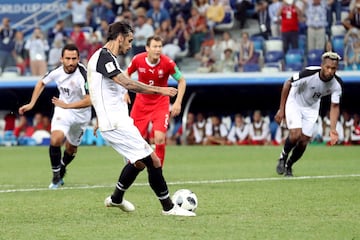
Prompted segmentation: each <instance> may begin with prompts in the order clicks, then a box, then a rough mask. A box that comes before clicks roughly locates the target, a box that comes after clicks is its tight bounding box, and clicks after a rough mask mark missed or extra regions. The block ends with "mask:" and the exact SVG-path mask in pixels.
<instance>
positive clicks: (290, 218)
mask: <svg viewBox="0 0 360 240" xmlns="http://www.w3.org/2000/svg"><path fill="white" fill-rule="evenodd" d="M280 151H281V147H272V146H262V147H256V146H249V147H245V146H241V147H238V146H219V147H217V146H209V147H202V146H201V147H200V146H193V147H190V146H187V147H185V146H184V147H178V146H168V147H167V153H166V161H165V167H164V176H165V178H166V180H167V182H168V185H169V189H170V191H171V193H173V192H175V191H176V190H177V189H180V188H189V189H191V190H192V191H194V192H195V193H196V195H197V197H198V200H199V206H198V209H197V210H196V213H197V216H196V217H194V218H184V217H173V216H162V215H161V207H160V203H159V202H158V200H157V199H156V197H155V195H154V194H153V192H152V191H151V189H150V187H149V186H148V184H147V174H146V172H143V173H141V174H140V175H139V177H138V178H137V180H136V182H135V184H134V185H133V186H132V187H131V188H130V189H129V191H128V192H127V193H126V195H125V197H126V199H128V200H129V201H131V202H132V203H134V205H135V207H136V211H135V212H133V213H124V212H121V211H120V210H119V209H117V208H105V207H104V205H103V201H104V199H105V198H106V197H107V196H108V195H110V194H111V193H112V191H113V189H114V186H115V183H116V181H117V178H118V175H119V173H120V170H121V169H122V166H123V160H122V158H121V157H120V156H118V155H117V154H116V153H115V151H114V150H113V149H111V148H110V147H88V146H86V147H85V146H81V147H80V148H79V151H78V154H77V157H76V158H75V160H74V162H73V163H72V164H71V165H70V166H69V169H68V174H67V175H66V178H65V185H64V187H63V188H62V189H59V190H48V189H47V186H48V185H49V183H50V180H51V172H50V162H49V160H48V148H47V147H9V148H6V147H2V148H0V179H1V180H0V226H1V227H0V239H1V240H3V239H4V240H5V239H6V240H8V239H14V240H23V239H24V240H25V239H26V240H28V239H34V240H35V239H36V240H42V239H44V240H45V239H46V240H52V239H54V240H55V239H56V240H57V239H67V240H70V239H71V240H72V239H76V240H83V239H84V240H85V239H86V240H89V239H91V240H97V239H99V240H100V239H106V240H112V239H140V240H142V239H176V240H178V239H206V240H207V239H219V240H220V239H221V240H224V239H231V240H233V239H246V240H247V239H307V240H309V239H314V240H315V239H316V240H319V239H341V240H343V239H360V226H359V223H360V191H359V188H360V164H359V163H360V162H359V160H360V159H359V156H360V147H340V146H336V147H326V146H309V147H308V149H307V151H306V152H305V154H304V156H303V158H302V159H301V160H300V161H299V162H298V163H296V164H295V165H294V175H295V177H294V178H291V179H288V178H284V177H282V176H278V175H277V174H276V172H275V167H276V164H277V158H278V156H279V154H280Z"/></svg>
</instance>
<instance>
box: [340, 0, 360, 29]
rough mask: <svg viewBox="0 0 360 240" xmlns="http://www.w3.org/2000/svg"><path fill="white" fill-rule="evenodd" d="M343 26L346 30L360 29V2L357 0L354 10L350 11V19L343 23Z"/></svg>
mask: <svg viewBox="0 0 360 240" xmlns="http://www.w3.org/2000/svg"><path fill="white" fill-rule="evenodd" d="M343 25H344V27H345V28H346V30H350V29H351V28H353V27H355V28H357V29H359V28H360V0H356V2H355V5H354V9H351V10H350V12H349V15H348V17H347V18H346V19H345V20H344V21H343Z"/></svg>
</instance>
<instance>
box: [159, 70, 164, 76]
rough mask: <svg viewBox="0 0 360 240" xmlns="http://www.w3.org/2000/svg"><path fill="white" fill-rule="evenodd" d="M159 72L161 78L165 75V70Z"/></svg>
mask: <svg viewBox="0 0 360 240" xmlns="http://www.w3.org/2000/svg"><path fill="white" fill-rule="evenodd" d="M158 74H159V78H163V77H164V70H162V69H160V70H159V72H158Z"/></svg>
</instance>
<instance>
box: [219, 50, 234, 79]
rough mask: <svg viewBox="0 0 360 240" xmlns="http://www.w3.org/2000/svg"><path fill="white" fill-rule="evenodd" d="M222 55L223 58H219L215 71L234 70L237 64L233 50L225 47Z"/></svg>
mask: <svg viewBox="0 0 360 240" xmlns="http://www.w3.org/2000/svg"><path fill="white" fill-rule="evenodd" d="M224 56H225V57H224V59H222V60H219V64H217V69H216V71H217V72H223V73H233V72H235V69H236V66H237V58H236V57H235V55H234V52H233V50H232V49H231V48H227V49H225V50H224Z"/></svg>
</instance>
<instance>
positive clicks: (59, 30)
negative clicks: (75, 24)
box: [44, 20, 68, 46]
mask: <svg viewBox="0 0 360 240" xmlns="http://www.w3.org/2000/svg"><path fill="white" fill-rule="evenodd" d="M44 39H45V37H44ZM55 40H60V41H62V42H63V44H65V43H66V42H67V40H68V34H67V32H66V30H65V22H64V20H58V21H57V22H56V24H55V26H54V27H53V28H50V29H49V30H48V36H47V41H48V43H49V45H50V46H51V45H52V44H53V42H54V41H55Z"/></svg>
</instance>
